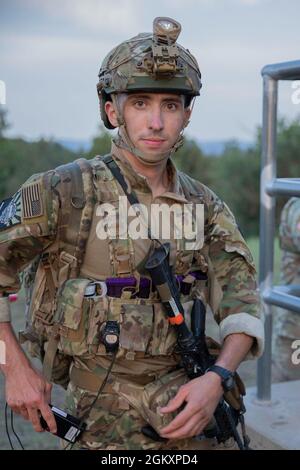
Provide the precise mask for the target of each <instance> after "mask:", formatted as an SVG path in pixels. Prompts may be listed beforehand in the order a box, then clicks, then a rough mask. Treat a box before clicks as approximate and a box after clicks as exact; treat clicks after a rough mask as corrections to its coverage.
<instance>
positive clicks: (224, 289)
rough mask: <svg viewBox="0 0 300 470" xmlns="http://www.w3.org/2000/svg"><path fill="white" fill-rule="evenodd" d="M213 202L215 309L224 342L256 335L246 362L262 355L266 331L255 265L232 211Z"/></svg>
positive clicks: (211, 237) (211, 232)
mask: <svg viewBox="0 0 300 470" xmlns="http://www.w3.org/2000/svg"><path fill="white" fill-rule="evenodd" d="M213 199H214V203H213V206H212V208H211V209H210V210H212V212H213V214H212V217H211V219H210V225H209V235H208V243H209V259H210V263H211V271H212V273H213V280H212V282H211V298H212V299H213V300H212V303H213V304H214V305H212V310H213V312H214V316H215V319H216V321H217V323H218V324H219V328H220V338H221V341H222V342H223V341H224V339H225V338H226V336H228V335H230V334H233V333H245V334H247V335H249V336H253V337H254V338H255V342H254V343H253V346H252V349H251V351H250V353H249V355H248V357H247V359H250V358H253V357H258V356H260V355H261V354H262V352H263V347H264V328H263V323H262V321H261V320H260V318H259V316H260V301H259V294H258V290H257V284H256V269H255V265H254V262H253V258H252V255H251V252H250V250H249V248H248V247H247V245H246V242H245V240H244V239H243V237H242V235H241V233H240V231H239V229H238V226H237V224H236V221H235V218H234V216H233V214H232V212H231V211H230V210H229V208H228V207H227V205H226V204H224V203H223V202H221V201H220V200H219V199H218V198H217V197H216V196H215V197H214V198H213Z"/></svg>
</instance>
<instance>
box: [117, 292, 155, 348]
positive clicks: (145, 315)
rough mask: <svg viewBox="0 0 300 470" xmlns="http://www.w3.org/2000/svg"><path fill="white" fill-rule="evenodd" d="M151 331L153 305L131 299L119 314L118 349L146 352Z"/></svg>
mask: <svg viewBox="0 0 300 470" xmlns="http://www.w3.org/2000/svg"><path fill="white" fill-rule="evenodd" d="M152 331H153V304H150V305H149V304H146V303H145V304H143V305H142V304H141V300H140V299H137V300H136V301H135V299H132V300H131V301H130V304H123V305H122V307H121V312H120V348H122V349H124V350H125V351H137V352H144V353H147V352H148V347H149V343H150V340H151V336H152Z"/></svg>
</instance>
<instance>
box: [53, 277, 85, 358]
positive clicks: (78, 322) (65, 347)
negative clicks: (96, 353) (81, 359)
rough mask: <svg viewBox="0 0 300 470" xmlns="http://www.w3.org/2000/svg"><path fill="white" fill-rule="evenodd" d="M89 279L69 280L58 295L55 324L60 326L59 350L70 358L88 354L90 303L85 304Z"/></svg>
mask: <svg viewBox="0 0 300 470" xmlns="http://www.w3.org/2000/svg"><path fill="white" fill-rule="evenodd" d="M90 282H91V281H90V280H89V279H69V280H68V281H66V282H65V283H64V285H63V286H62V288H61V290H60V293H59V295H58V302H57V309H56V312H55V315H54V324H56V325H58V332H59V342H58V350H59V351H61V352H62V353H64V354H67V355H70V356H81V355H83V354H85V353H87V352H88V345H87V330H88V303H87V302H84V299H85V297H84V294H85V290H86V287H87V286H88V284H89V283H90Z"/></svg>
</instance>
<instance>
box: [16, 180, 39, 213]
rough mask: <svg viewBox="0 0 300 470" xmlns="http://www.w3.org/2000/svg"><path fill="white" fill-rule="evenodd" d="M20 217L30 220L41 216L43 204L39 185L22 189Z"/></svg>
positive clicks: (31, 185)
mask: <svg viewBox="0 0 300 470" xmlns="http://www.w3.org/2000/svg"><path fill="white" fill-rule="evenodd" d="M21 191H22V212H23V213H22V217H23V219H31V218H33V217H39V216H41V215H43V202H42V196H41V188H40V185H39V183H33V184H30V185H28V186H24V188H22V190H21Z"/></svg>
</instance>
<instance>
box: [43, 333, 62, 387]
mask: <svg viewBox="0 0 300 470" xmlns="http://www.w3.org/2000/svg"><path fill="white" fill-rule="evenodd" d="M58 341H59V333H58V325H53V327H52V331H51V336H50V338H49V341H48V344H47V349H46V353H45V357H44V361H43V374H44V376H45V377H46V379H47V380H48V381H49V382H51V380H52V370H53V365H54V359H55V355H56V352H57V346H58Z"/></svg>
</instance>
